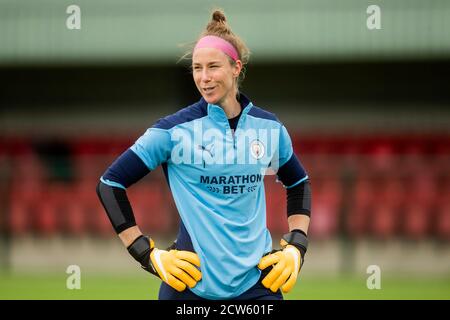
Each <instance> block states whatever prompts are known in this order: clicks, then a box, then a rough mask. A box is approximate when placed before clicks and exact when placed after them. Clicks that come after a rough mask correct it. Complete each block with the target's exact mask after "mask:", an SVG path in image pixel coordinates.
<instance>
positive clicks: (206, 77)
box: [201, 68, 211, 82]
mask: <svg viewBox="0 0 450 320" xmlns="http://www.w3.org/2000/svg"><path fill="white" fill-rule="evenodd" d="M201 80H202V82H209V81H211V74H210V73H209V72H208V70H207V68H204V69H203V70H202V77H201Z"/></svg>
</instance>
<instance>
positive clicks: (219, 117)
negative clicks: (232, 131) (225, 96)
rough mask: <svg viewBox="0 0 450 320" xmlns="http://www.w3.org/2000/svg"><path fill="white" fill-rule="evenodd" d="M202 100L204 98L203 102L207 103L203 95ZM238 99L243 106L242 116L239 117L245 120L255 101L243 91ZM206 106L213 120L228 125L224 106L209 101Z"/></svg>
mask: <svg viewBox="0 0 450 320" xmlns="http://www.w3.org/2000/svg"><path fill="white" fill-rule="evenodd" d="M202 100H203V101H202V102H203V103H204V104H206V101H205V99H204V98H203V97H202ZM238 101H239V104H240V105H241V108H242V114H241V117H240V118H239V122H241V120H243V119H244V118H245V116H246V115H247V113H248V112H249V111H250V109H251V108H252V107H253V103H252V102H251V101H250V100H249V99H248V98H247V97H246V96H245V95H243V94H242V93H241V94H239V96H238ZM206 107H207V112H208V116H209V117H210V118H211V119H212V120H214V121H215V122H217V123H221V124H224V125H228V118H227V115H226V114H225V111H224V110H223V108H222V107H221V106H219V105H215V104H211V103H208V104H207V106H206Z"/></svg>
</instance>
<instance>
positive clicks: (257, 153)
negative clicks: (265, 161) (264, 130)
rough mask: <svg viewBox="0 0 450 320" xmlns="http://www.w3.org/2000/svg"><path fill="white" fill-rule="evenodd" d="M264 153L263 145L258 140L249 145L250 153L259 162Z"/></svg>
mask: <svg viewBox="0 0 450 320" xmlns="http://www.w3.org/2000/svg"><path fill="white" fill-rule="evenodd" d="M264 151H265V150H264V144H263V143H262V142H261V141H259V140H254V141H252V143H251V144H250V153H251V155H252V157H253V158H255V159H256V160H259V159H261V158H262V157H263V156H264Z"/></svg>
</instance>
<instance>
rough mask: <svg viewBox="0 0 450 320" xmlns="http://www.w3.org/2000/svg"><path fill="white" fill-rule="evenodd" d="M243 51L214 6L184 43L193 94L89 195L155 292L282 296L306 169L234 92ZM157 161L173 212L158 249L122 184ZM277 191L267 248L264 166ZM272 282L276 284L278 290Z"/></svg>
mask: <svg viewBox="0 0 450 320" xmlns="http://www.w3.org/2000/svg"><path fill="white" fill-rule="evenodd" d="M248 57H249V51H248V49H247V47H246V46H245V44H244V43H243V42H242V40H240V38H239V37H238V36H236V35H235V34H234V33H233V32H232V31H231V29H230V28H229V26H228V25H227V22H226V19H225V16H224V14H223V12H222V11H219V10H216V11H214V13H213V15H212V19H211V21H210V22H209V24H208V25H207V27H206V30H205V31H204V32H203V33H202V35H201V36H200V38H199V40H198V41H197V42H196V45H195V47H194V49H193V50H192V71H193V78H194V82H195V84H196V86H197V89H198V91H199V92H200V94H201V95H202V98H201V100H200V101H198V102H197V103H195V104H193V105H190V106H188V107H186V108H184V109H182V110H180V111H178V112H177V113H175V114H173V115H169V116H167V117H165V118H162V119H160V120H158V121H157V122H156V123H155V124H154V125H153V126H152V127H151V128H150V129H148V130H147V131H146V132H145V134H144V135H142V136H141V137H140V138H139V139H138V140H137V141H136V142H135V144H134V145H133V146H131V148H130V149H128V150H127V151H126V152H124V153H123V154H122V155H121V156H120V157H119V158H118V159H117V160H116V161H115V162H114V163H113V164H112V165H111V166H110V167H109V168H108V170H107V171H106V172H105V173H104V175H103V176H102V177H101V178H100V182H99V184H98V186H97V193H98V195H99V198H100V200H101V202H102V204H103V206H104V208H105V210H106V212H107V214H108V217H109V218H110V221H111V223H112V225H113V227H114V229H115V231H116V232H117V233H118V235H119V237H120V239H121V240H122V242H123V244H124V245H125V246H126V247H127V249H128V251H129V252H130V254H131V255H132V256H133V257H134V258H135V259H136V260H137V261H138V262H139V263H140V264H141V266H142V267H143V268H144V269H145V270H147V271H149V272H151V273H153V274H154V275H156V276H157V277H159V278H161V279H162V280H163V282H162V284H161V288H160V291H159V299H283V296H282V294H281V290H282V291H283V292H288V291H289V290H291V289H292V287H293V285H294V284H295V282H296V280H297V276H298V273H299V271H300V267H301V265H302V263H303V260H304V255H305V252H306V249H307V244H308V241H307V236H306V234H307V230H308V226H309V217H310V211H311V208H310V207H311V191H310V184H309V180H308V176H307V175H306V173H305V170H304V169H303V167H302V166H301V164H300V162H299V160H298V159H297V157H296V156H295V154H294V152H293V149H292V144H291V139H290V137H289V135H288V133H287V131H286V128H285V127H284V126H283V125H282V124H281V123H280V121H279V120H278V119H277V118H276V117H275V116H274V115H273V114H272V113H269V112H267V111H264V110H263V109H261V108H258V107H256V106H254V105H253V104H252V102H250V100H249V99H248V98H247V97H246V96H244V95H243V94H241V93H239V82H240V81H241V80H242V78H243V67H244V65H245V64H246V63H247V62H248ZM158 165H162V167H163V170H164V173H165V175H166V179H167V182H168V184H169V186H170V189H171V192H172V194H173V197H174V200H175V203H176V206H177V209H178V212H179V214H180V218H181V222H180V230H179V233H178V236H177V240H176V242H175V243H174V245H173V246H172V247H171V248H169V249H167V250H160V249H157V248H156V247H155V244H154V242H153V240H152V239H151V238H149V237H146V236H144V235H142V233H141V231H140V230H139V228H138V226H137V225H136V222H135V219H134V214H133V212H132V209H131V206H130V203H129V201H128V198H127V195H126V191H125V190H126V188H127V187H129V186H130V185H131V184H133V183H135V182H136V181H138V180H139V179H141V178H142V177H144V176H145V175H146V174H147V173H148V172H150V171H151V170H154V169H155V168H156V167H157V166H158ZM269 168H270V169H271V170H275V171H276V172H277V176H278V179H279V180H280V181H281V182H282V183H283V185H284V186H285V187H286V189H287V215H288V224H289V229H290V232H289V233H288V234H286V235H285V236H284V237H283V239H282V240H281V249H280V250H275V251H271V250H272V240H271V236H270V233H269V231H268V230H267V227H266V211H265V194H264V183H263V178H264V174H267V172H269V171H268V169H269ZM280 288H281V290H280Z"/></svg>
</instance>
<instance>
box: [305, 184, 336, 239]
mask: <svg viewBox="0 0 450 320" xmlns="http://www.w3.org/2000/svg"><path fill="white" fill-rule="evenodd" d="M311 187H312V206H311V209H312V216H313V219H311V225H310V231H309V233H310V235H311V237H314V238H315V239H328V238H330V237H332V236H335V235H336V233H337V231H338V227H339V215H340V209H341V202H342V188H341V187H340V184H339V181H338V180H336V179H327V180H325V181H320V180H315V179H314V178H313V179H312V181H311Z"/></svg>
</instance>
